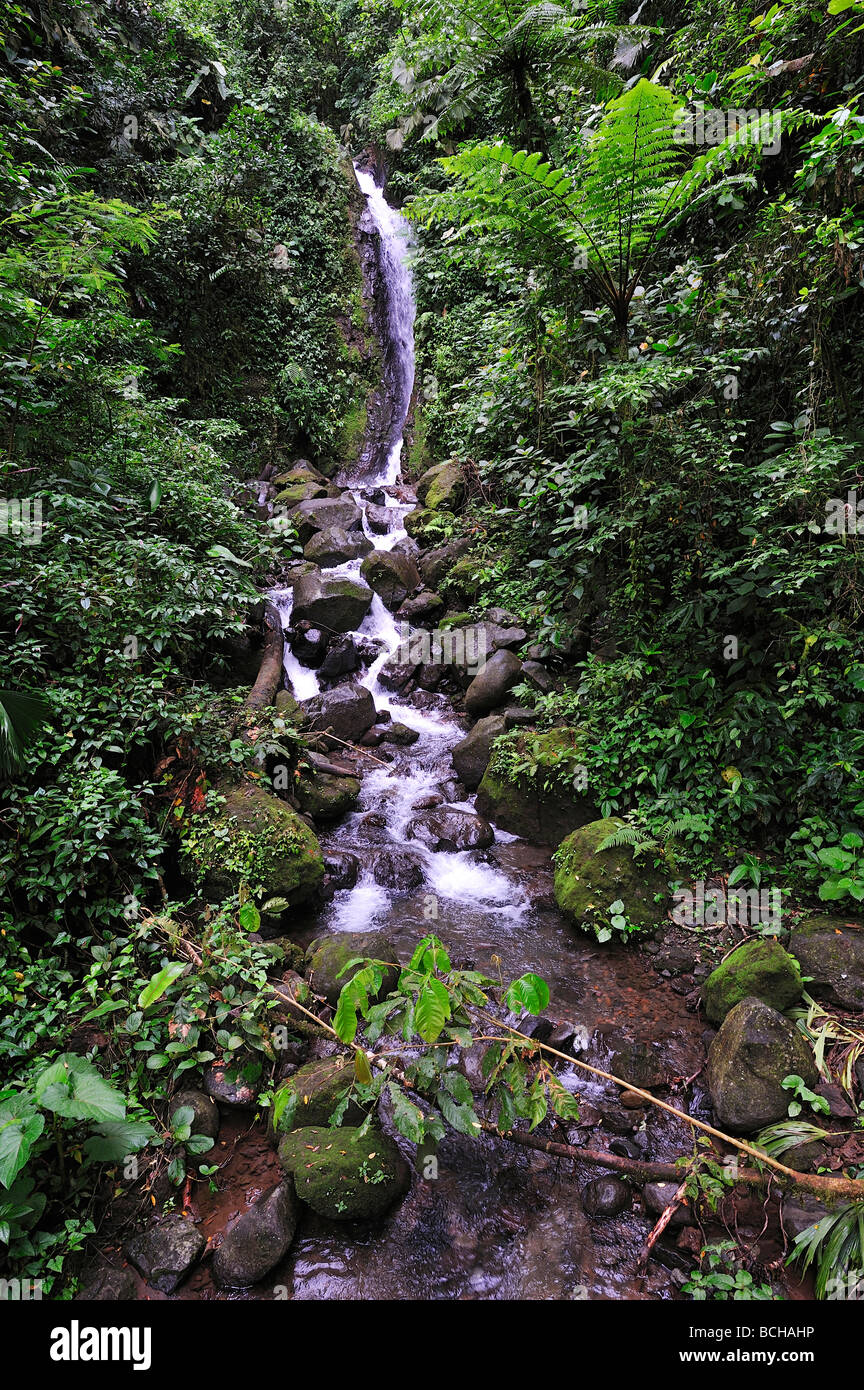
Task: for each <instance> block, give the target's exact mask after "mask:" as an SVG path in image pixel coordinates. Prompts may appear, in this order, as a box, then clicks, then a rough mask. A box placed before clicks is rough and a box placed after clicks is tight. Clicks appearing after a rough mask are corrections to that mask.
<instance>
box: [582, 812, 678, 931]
mask: <svg viewBox="0 0 864 1390" xmlns="http://www.w3.org/2000/svg"><path fill="white" fill-rule="evenodd" d="M622 825H623V821H620V820H618V819H616V818H615V817H614V816H610V817H608V818H607V819H605V820H592V821H590V822H589V823H588V824H587V825H583V826H582V827H581V828H580V829H578V830H574V831H573V833H572V834H570V835H568V836H567V838H566V840H564V841H563V843H562V844H561V845H559V847H558V849H557V851H556V854H555V901H556V902H557V904H558V906H559V907H560V909H561V911H562V912H563V913H565V914H566V915H567V916H568V917H570V918H571V919H572V920H573V921H574V922H578V923H580V924H584V925H590V926H604V925H607V924H608V921H609V907H610V904H612V903H613V902H615V901H617V900H618V899H620V900H621V902H623V904H624V913H623V915H624V916H626V917H628V918H629V920H630V921H631V922H632V923H633V925H634V926H636V927H650V926H653V925H654V923H655V922H658V921H660V920H661V919H662V918H663V916H664V915H665V912H666V904H667V901H668V898H669V886H668V883H667V881H666V876H665V874H663V873H660V872H659V871H658V870H657V869H655V868H654V866H653V864H652V863H651V862H650V860H648V861H647V862H644V861H643V862H640V861H638V860H636V859H635V858H634V856H633V850H632V849H631V847H630V846H629V845H620V846H618V847H617V848H613V849H603V850H601V849H599V846H600V845H601V844H602V843H603V841H604V840H605V839H607V838H608V836H610V835H612V834H614V832H615V831H616V830H619V829H620V828H621V826H622Z"/></svg>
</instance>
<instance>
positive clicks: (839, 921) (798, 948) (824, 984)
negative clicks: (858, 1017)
mask: <svg viewBox="0 0 864 1390" xmlns="http://www.w3.org/2000/svg"><path fill="white" fill-rule="evenodd" d="M789 949H790V951H791V952H792V954H793V955H794V956H796V957H797V959H798V960H799V961H800V962H801V967H802V969H803V971H804V974H805V975H809V976H810V978H811V981H812V983H811V984H810V985H808V990H809V991H810V993H812V994H813V995H814V996H815V997H816V998H817V999H824V1000H826V1002H827V1003H829V1004H835V1005H836V1006H837V1007H838V1008H840V1009H852V1010H854V1011H856V1012H858V1011H860V1010H862V1009H864V927H862V926H861V925H860V923H858V922H852V921H850V920H849V919H848V918H847V917H839V916H838V917H832V916H829V915H828V914H825V915H822V914H817V915H816V916H813V917H808V918H806V919H805V920H803V921H801V922H798V924H797V925H796V927H795V929H794V931H793V932H792V936H791V939H790V941H789Z"/></svg>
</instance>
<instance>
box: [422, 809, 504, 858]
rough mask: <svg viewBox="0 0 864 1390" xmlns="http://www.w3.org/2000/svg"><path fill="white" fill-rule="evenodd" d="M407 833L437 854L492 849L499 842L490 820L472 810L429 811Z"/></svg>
mask: <svg viewBox="0 0 864 1390" xmlns="http://www.w3.org/2000/svg"><path fill="white" fill-rule="evenodd" d="M405 833H406V834H407V836H408V838H409V840H419V841H420V842H421V843H422V844H425V845H428V846H429V848H430V849H432V850H435V851H436V852H437V851H440V850H450V851H452V850H463V849H488V848H489V846H490V845H491V844H493V843H494V841H495V832H494V831H493V829H492V827H491V825H490V824H489V822H488V821H485V820H483V818H482V817H481V816H475V815H474V813H473V812H472V811H459V810H455V809H453V808H452V807H449V806H441V807H436V808H435V810H433V811H425V812H424V813H423V814H422V815H420V816H417V818H416V819H415V820H412V821H410V822H409V824H408V828H407V830H406V832H405Z"/></svg>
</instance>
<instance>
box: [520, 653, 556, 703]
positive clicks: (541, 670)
mask: <svg viewBox="0 0 864 1390" xmlns="http://www.w3.org/2000/svg"><path fill="white" fill-rule="evenodd" d="M522 674H523V676H524V677H525V679H526V680H527V682H528V684H529V685H533V686H534V688H535V690H539V691H540V693H541V695H548V694H549V691H550V690H553V689H554V687H555V682H554V681H553V679H552V677H551V676H550V674H549V672H548V671H547V670H546V667H545V666H543V665H542V664H541V663H540V662H539V661H523V663H522Z"/></svg>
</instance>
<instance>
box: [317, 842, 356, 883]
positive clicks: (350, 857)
mask: <svg viewBox="0 0 864 1390" xmlns="http://www.w3.org/2000/svg"><path fill="white" fill-rule="evenodd" d="M324 868H325V869H326V870H327V874H328V876H329V877H330V879H331V881H332V882H333V884H334V885H335V886H336V887H337V888H353V887H354V884H355V883H356V882H357V876H358V874H359V873H360V860H359V859H358V858H357V855H356V854H350V853H349V852H348V851H347V850H339V849H336V850H325V852H324Z"/></svg>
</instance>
